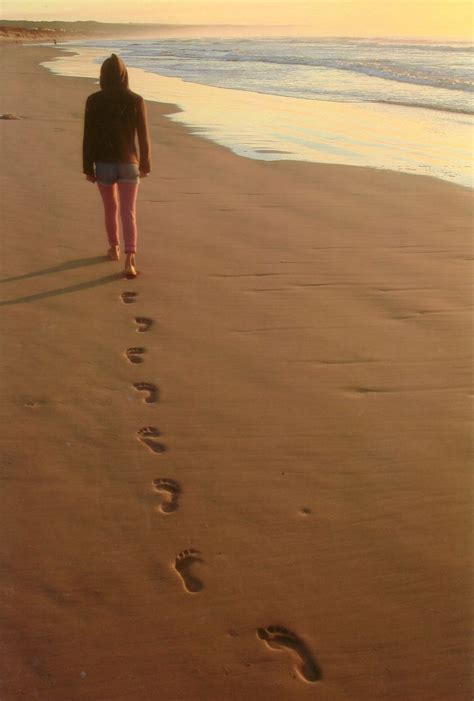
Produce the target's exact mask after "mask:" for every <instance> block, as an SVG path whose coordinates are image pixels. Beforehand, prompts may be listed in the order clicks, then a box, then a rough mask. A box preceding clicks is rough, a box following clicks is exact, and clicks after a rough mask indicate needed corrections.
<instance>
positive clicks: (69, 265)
mask: <svg viewBox="0 0 474 701" xmlns="http://www.w3.org/2000/svg"><path fill="white" fill-rule="evenodd" d="M108 260H109V258H108V256H94V257H93V258H77V259H76V260H68V261H66V262H65V263H58V265H53V266H52V267H51V268H44V270H37V271H36V272H33V273H24V275H16V276H15V277H7V278H4V279H3V280H0V284H3V283H4V282H18V281H19V280H28V279H29V278H31V277H40V276H41V275H50V274H52V273H61V272H63V271H64V270H74V269H75V268H85V267H87V266H88V265H97V264H98V263H105V261H108Z"/></svg>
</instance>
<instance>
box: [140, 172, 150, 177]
mask: <svg viewBox="0 0 474 701" xmlns="http://www.w3.org/2000/svg"><path fill="white" fill-rule="evenodd" d="M148 176H149V173H145V171H144V170H141V171H140V177H141V178H147V177H148Z"/></svg>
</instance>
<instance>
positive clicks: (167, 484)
mask: <svg viewBox="0 0 474 701" xmlns="http://www.w3.org/2000/svg"><path fill="white" fill-rule="evenodd" d="M153 486H154V488H155V489H156V491H157V492H162V493H163V494H164V495H165V498H164V499H163V501H162V502H161V504H160V506H159V509H160V511H162V512H163V513H164V514H171V513H172V512H173V511H176V509H177V508H178V506H179V504H178V499H179V495H180V494H181V487H180V486H179V484H178V483H177V482H175V481H174V480H172V479H167V478H163V479H156V480H153Z"/></svg>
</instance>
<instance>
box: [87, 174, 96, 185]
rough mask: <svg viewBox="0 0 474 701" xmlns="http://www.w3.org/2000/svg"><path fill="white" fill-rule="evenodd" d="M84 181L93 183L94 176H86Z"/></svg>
mask: <svg viewBox="0 0 474 701" xmlns="http://www.w3.org/2000/svg"><path fill="white" fill-rule="evenodd" d="M86 180H88V181H89V182H90V183H95V175H86Z"/></svg>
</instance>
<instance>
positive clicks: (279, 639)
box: [257, 626, 322, 682]
mask: <svg viewBox="0 0 474 701" xmlns="http://www.w3.org/2000/svg"><path fill="white" fill-rule="evenodd" d="M257 635H258V637H259V638H260V640H263V641H264V642H266V644H267V645H268V647H271V648H272V650H289V651H290V652H291V653H293V654H295V655H296V656H297V657H298V658H299V661H300V663H301V664H299V665H297V666H296V668H295V669H296V671H297V673H298V674H299V676H300V677H301V678H302V679H303V680H304V681H305V682H317V681H318V680H319V679H321V676H322V673H321V670H320V668H319V666H318V665H317V663H316V662H315V661H314V659H313V656H312V655H311V652H310V651H309V649H308V647H307V646H306V645H305V643H304V642H303V641H302V640H301V638H298V636H297V635H295V633H292V632H291V631H290V630H287V629H286V628H282V627H281V626H268V628H258V629H257Z"/></svg>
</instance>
